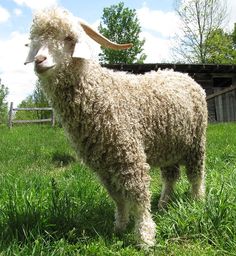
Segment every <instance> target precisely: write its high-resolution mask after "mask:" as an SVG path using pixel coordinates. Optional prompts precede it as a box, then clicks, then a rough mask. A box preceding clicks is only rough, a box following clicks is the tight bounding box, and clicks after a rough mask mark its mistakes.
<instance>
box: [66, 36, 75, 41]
mask: <svg viewBox="0 0 236 256" xmlns="http://www.w3.org/2000/svg"><path fill="white" fill-rule="evenodd" d="M65 41H69V42H71V41H73V38H72V37H71V36H67V37H65Z"/></svg>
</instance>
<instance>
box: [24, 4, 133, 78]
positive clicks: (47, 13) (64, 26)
mask: <svg viewBox="0 0 236 256" xmlns="http://www.w3.org/2000/svg"><path fill="white" fill-rule="evenodd" d="M85 34H87V35H88V36H89V37H91V38H92V39H93V40H94V41H96V42H97V43H99V44H100V45H102V46H103V47H106V48H111V49H115V50H121V49H128V48H130V47H131V46H132V44H130V43H129V44H116V43H113V42H111V41H110V40H108V39H107V38H105V37H104V36H102V35H101V34H99V33H98V32H96V31H94V30H93V29H92V28H91V27H90V26H89V25H87V24H86V23H85V22H82V21H80V20H78V18H75V17H74V16H73V15H72V14H70V13H69V12H67V11H66V10H63V9H60V8H51V9H47V10H44V11H40V12H38V13H37V14H36V15H35V17H34V19H33V24H32V27H31V33H30V40H31V42H30V44H29V47H30V49H29V54H28V57H27V59H26V61H25V64H27V63H30V62H34V64H35V71H36V72H37V73H39V74H42V73H44V72H45V71H47V70H50V69H52V68H53V67H54V66H56V65H58V64H61V63H64V62H68V61H70V60H71V59H72V58H85V59H89V58H90V57H91V51H90V49H89V47H88V44H87V40H86V36H85Z"/></svg>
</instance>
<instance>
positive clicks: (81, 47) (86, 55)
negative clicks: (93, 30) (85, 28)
mask: <svg viewBox="0 0 236 256" xmlns="http://www.w3.org/2000/svg"><path fill="white" fill-rule="evenodd" d="M91 56H92V54H91V49H90V48H89V46H88V44H86V43H85V42H77V43H76V44H75V48H74V52H73V54H72V57H73V58H82V59H91Z"/></svg>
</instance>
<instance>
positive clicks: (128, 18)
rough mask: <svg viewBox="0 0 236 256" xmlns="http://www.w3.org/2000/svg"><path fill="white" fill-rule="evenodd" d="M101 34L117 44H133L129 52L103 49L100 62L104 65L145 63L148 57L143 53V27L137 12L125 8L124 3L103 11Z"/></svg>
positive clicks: (100, 26)
mask: <svg viewBox="0 0 236 256" xmlns="http://www.w3.org/2000/svg"><path fill="white" fill-rule="evenodd" d="M98 29H99V32H100V33H101V34H103V35H104V36H105V37H107V38H108V39H110V40H111V41H114V42H116V43H133V47H132V48H130V49H128V50H120V51H115V50H111V49H106V48H103V47H101V50H102V53H100V54H99V57H100V58H99V60H100V61H101V62H102V63H128V64H130V63H134V62H138V63H143V61H144V60H145V59H146V57H147V56H146V55H145V54H144V53H143V48H142V47H143V45H144V43H145V40H144V39H143V40H140V38H139V36H140V32H141V27H140V24H139V21H138V18H137V15H136V11H135V10H132V9H129V8H126V7H124V3H123V2H120V3H118V4H117V5H111V6H110V7H107V8H104V9H103V16H102V22H101V23H100V25H99V28H98Z"/></svg>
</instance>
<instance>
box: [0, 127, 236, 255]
mask: <svg viewBox="0 0 236 256" xmlns="http://www.w3.org/2000/svg"><path fill="white" fill-rule="evenodd" d="M206 172H207V181H206V183H207V184H206V186H207V198H206V201H205V203H203V202H193V201H191V200H189V195H188V193H186V191H187V190H188V182H187V180H186V177H185V175H182V178H181V180H180V181H179V183H178V185H177V187H176V193H175V199H174V201H173V202H172V203H171V205H170V206H169V209H168V211H165V212H158V210H157V201H158V198H159V195H160V189H161V187H160V181H159V172H157V171H156V170H152V171H151V175H152V192H153V200H152V208H153V215H154V219H155V221H156V223H157V244H156V247H155V248H154V249H153V250H152V251H150V252H148V253H147V252H145V251H142V250H138V249H137V248H136V247H135V242H134V238H133V236H132V233H131V232H130V231H131V230H132V225H130V227H129V230H128V232H127V233H125V234H124V235H122V236H121V237H117V236H116V235H114V234H113V221H114V217H113V211H114V205H113V203H112V201H111V200H110V198H109V197H108V195H107V193H106V191H105V190H104V189H103V188H102V187H101V186H100V185H99V183H98V182H97V180H96V178H95V175H94V174H93V173H92V172H90V171H89V170H87V169H86V168H85V167H84V166H82V165H80V164H79V163H78V162H76V161H75V154H74V152H73V150H72V149H71V148H70V146H69V143H68V141H67V139H66V138H65V136H64V133H63V130H62V129H60V128H51V127H48V126H19V127H14V128H13V129H12V130H9V129H8V128H7V127H4V126H2V127H0V255H9V256H10V255H17V256H18V255H22V256H23V255H24V256H25V255H30V256H31V255H47V256H48V255H50V256H52V255H55V256H60V255H105V256H106V255H132V256H133V255H139V256H140V255H181V256H182V255H186V256H187V255H188V256H189V255H190V256H191V255H199V256H200V255H201V256H202V255H236V124H218V125H210V126H209V127H208V143H207V163H206Z"/></svg>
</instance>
